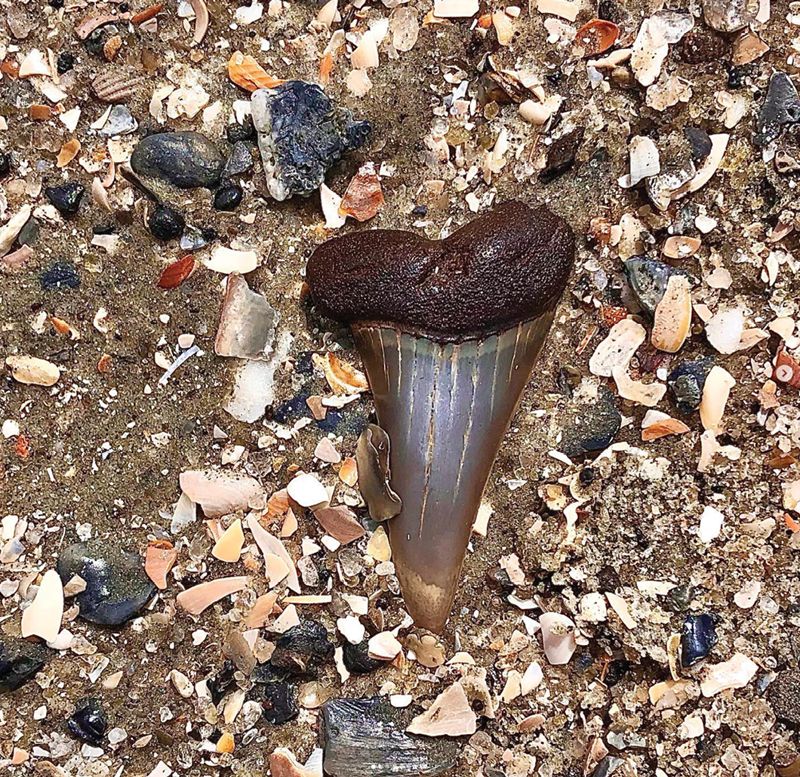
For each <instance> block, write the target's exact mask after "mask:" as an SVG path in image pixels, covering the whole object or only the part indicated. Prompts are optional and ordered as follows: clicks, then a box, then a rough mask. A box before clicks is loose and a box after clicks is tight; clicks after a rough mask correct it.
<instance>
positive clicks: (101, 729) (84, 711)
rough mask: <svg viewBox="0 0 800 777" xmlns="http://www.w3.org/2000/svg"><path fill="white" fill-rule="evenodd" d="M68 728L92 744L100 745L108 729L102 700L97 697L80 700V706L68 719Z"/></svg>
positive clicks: (71, 732)
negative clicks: (101, 704)
mask: <svg viewBox="0 0 800 777" xmlns="http://www.w3.org/2000/svg"><path fill="white" fill-rule="evenodd" d="M67 728H68V729H69V732H70V734H72V735H73V736H75V737H77V738H78V739H80V740H81V741H82V742H88V743H89V744H90V745H94V746H95V747H99V746H100V745H101V744H103V740H104V739H105V736H106V731H108V719H107V718H106V714H105V712H103V708H102V707H101V706H100V700H99V699H95V698H87V699H82V700H81V701H79V702H78V708H77V709H76V710H75V712H73V713H72V715H70V716H69V718H68V719H67Z"/></svg>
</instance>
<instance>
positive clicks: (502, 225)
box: [307, 202, 574, 632]
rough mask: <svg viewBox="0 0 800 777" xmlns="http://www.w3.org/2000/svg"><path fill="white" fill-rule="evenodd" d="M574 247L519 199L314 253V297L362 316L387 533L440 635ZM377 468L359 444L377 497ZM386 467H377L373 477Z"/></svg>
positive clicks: (415, 597)
mask: <svg viewBox="0 0 800 777" xmlns="http://www.w3.org/2000/svg"><path fill="white" fill-rule="evenodd" d="M573 255H574V237H573V234H572V230H571V229H570V227H569V226H568V225H567V224H566V222H564V221H563V220H562V219H560V218H559V217H558V216H556V215H554V214H553V213H551V212H550V211H549V210H548V209H547V208H545V207H539V208H537V209H535V210H533V209H531V208H528V207H527V206H526V205H523V204H522V203H519V202H508V203H505V204H504V205H501V206H499V207H497V208H495V209H494V210H493V211H492V212H490V213H488V214H487V215H485V216H482V217H480V218H478V219H476V220H474V221H472V222H471V223H469V224H467V225H466V226H464V227H462V228H461V229H459V230H457V231H456V232H454V233H453V234H452V235H450V236H449V237H448V238H446V239H445V240H443V241H441V242H438V241H430V240H426V239H424V238H420V237H418V236H417V235H415V234H413V233H409V232H402V231H398V230H372V231H366V232H356V233H352V234H350V235H346V236H343V237H339V238H334V239H332V240H329V241H328V242H326V243H324V244H323V245H322V246H320V247H319V248H318V249H317V250H316V251H315V253H314V255H313V256H312V257H311V260H310V261H309V264H308V270H307V278H308V282H309V285H310V287H311V292H312V296H313V299H314V301H315V302H316V304H317V305H318V306H319V307H320V308H321V309H322V311H323V312H325V313H327V314H329V315H331V316H332V317H334V318H338V319H340V320H343V321H347V322H348V323H350V324H351V327H352V329H353V333H354V335H355V340H356V344H357V346H358V349H359V351H360V353H361V356H362V359H363V361H364V366H365V368H366V372H367V376H368V378H369V384H370V386H371V389H372V392H373V395H374V398H375V406H376V411H377V416H378V421H379V424H380V426H381V427H382V428H383V429H384V430H385V431H386V433H387V434H388V436H389V439H391V441H392V449H393V453H392V462H391V463H392V470H391V474H392V479H391V483H392V485H391V487H392V490H393V491H396V492H397V494H398V495H399V497H400V499H402V509H401V510H400V512H399V513H398V514H397V515H396V516H395V517H394V518H393V519H392V520H391V521H389V523H388V525H387V531H388V533H389V537H390V542H391V545H392V560H393V562H394V564H395V569H396V572H397V576H398V578H399V580H400V585H401V589H402V591H403V596H404V598H405V602H406V606H407V607H408V610H409V612H410V613H411V615H412V617H413V618H414V620H415V622H416V623H417V625H418V626H421V627H424V628H427V629H430V630H431V631H434V632H438V631H440V630H441V629H442V628H443V626H444V624H445V621H446V620H447V617H448V614H449V612H450V607H451V605H452V602H453V598H454V596H455V592H456V589H457V587H458V581H459V573H460V569H461V564H462V561H463V559H464V554H465V552H466V547H467V543H468V541H469V537H470V532H471V528H472V525H473V523H474V521H475V516H476V514H477V512H478V508H479V506H480V502H481V496H482V493H483V489H484V486H485V484H486V481H487V479H488V477H489V473H490V471H491V468H492V464H493V462H494V458H495V456H496V455H497V451H498V449H499V446H500V443H501V441H502V439H503V435H504V434H505V430H506V428H507V427H508V425H509V423H510V421H511V418H512V416H513V414H514V411H515V409H516V406H517V403H518V401H519V398H520V395H521V393H522V390H523V389H524V387H525V384H526V383H527V381H528V377H529V376H530V374H531V371H532V369H533V365H534V362H535V360H536V357H537V356H538V354H539V351H540V350H541V347H542V345H543V343H544V340H545V337H546V336H547V333H548V331H549V329H550V324H551V322H552V320H553V316H554V309H555V306H556V304H557V302H558V299H559V297H560V296H561V293H562V291H563V289H564V287H565V285H566V282H567V279H568V277H569V273H570V269H571V266H572V260H573ZM372 433H373V435H374V434H375V429H374V428H372ZM374 440H375V438H374V436H373V445H374ZM376 450H377V449H376ZM375 455H376V454H375V453H371V456H372V457H373V461H374V457H375ZM385 456H386V459H387V460H388V448H387V450H386V452H385ZM387 463H388V462H387ZM372 466H373V467H374V463H373V465H372ZM369 471H370V470H369V468H368V465H367V459H366V458H365V457H364V455H363V448H362V457H361V459H359V480H360V481H361V488H362V491H366V492H367V493H369V492H370V491H369V488H370V487H369V486H365V485H364V481H365V480H366V479H367V478H369V477H370V474H368V473H369ZM385 471H386V470H385V469H384V470H381V469H378V470H377V472H376V470H375V469H374V468H373V469H372V476H374V477H375V478H376V481H375V484H376V485H378V486H380V480H379V478H383V480H384V482H385V474H384V473H385Z"/></svg>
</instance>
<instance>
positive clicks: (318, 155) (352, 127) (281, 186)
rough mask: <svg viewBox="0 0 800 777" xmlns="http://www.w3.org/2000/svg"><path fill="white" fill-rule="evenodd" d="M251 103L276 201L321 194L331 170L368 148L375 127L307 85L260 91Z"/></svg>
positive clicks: (269, 186)
mask: <svg viewBox="0 0 800 777" xmlns="http://www.w3.org/2000/svg"><path fill="white" fill-rule="evenodd" d="M251 105H252V114H253V124H254V125H255V128H256V131H257V132H258V147H259V149H260V151H261V158H262V161H263V163H264V172H265V174H266V177H267V189H268V190H269V193H270V194H271V195H272V197H274V198H275V199H276V200H286V199H289V198H290V197H292V196H293V195H295V194H299V195H301V196H303V197H307V196H308V195H310V194H311V193H312V192H314V191H316V190H317V189H318V188H319V186H320V184H321V183H323V182H324V181H325V173H326V172H327V171H328V169H329V168H330V167H331V166H333V165H334V164H335V163H336V162H337V161H338V160H339V159H341V157H342V156H343V155H344V154H345V152H347V151H349V150H351V149H355V148H358V147H359V146H361V145H363V143H364V142H365V141H366V139H367V136H368V135H369V132H370V129H371V128H370V125H369V122H366V121H353V117H352V114H351V113H350V111H348V110H346V109H343V108H338V107H334V105H333V103H332V102H331V99H330V98H329V97H328V96H327V95H326V94H325V92H323V91H322V89H321V88H320V87H319V86H317V85H316V84H310V83H307V82H305V81H287V82H286V83H284V84H281V85H280V86H278V87H275V88H274V89H258V90H257V91H255V92H254V93H253V96H252V100H251Z"/></svg>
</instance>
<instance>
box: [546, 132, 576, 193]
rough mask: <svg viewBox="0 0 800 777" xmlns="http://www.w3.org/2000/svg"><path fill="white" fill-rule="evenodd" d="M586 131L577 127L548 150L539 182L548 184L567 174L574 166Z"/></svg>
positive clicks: (554, 142)
mask: <svg viewBox="0 0 800 777" xmlns="http://www.w3.org/2000/svg"><path fill="white" fill-rule="evenodd" d="M584 132H585V129H584V128H583V127H576V128H575V129H574V130H572V131H571V132H568V133H567V134H566V135H563V136H562V137H560V138H559V139H558V140H555V141H553V143H552V144H551V146H550V148H549V149H548V150H547V161H546V163H545V166H544V169H543V170H541V171H540V172H539V180H540V181H542V182H543V183H548V182H550V181H552V180H554V179H555V178H558V176H560V175H563V174H564V173H566V172H567V170H569V169H570V168H571V167H572V166H573V165H574V164H575V157H576V156H577V154H578V149H579V148H580V145H581V143H582V142H583V135H584Z"/></svg>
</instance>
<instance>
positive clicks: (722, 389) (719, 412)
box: [700, 365, 736, 432]
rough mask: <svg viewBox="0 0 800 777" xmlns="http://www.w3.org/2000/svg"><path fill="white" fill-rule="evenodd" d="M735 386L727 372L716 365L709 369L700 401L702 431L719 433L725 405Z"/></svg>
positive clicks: (733, 380)
mask: <svg viewBox="0 0 800 777" xmlns="http://www.w3.org/2000/svg"><path fill="white" fill-rule="evenodd" d="M735 385H736V380H735V379H734V377H733V376H732V375H731V374H730V373H729V372H728V371H727V370H725V369H723V368H722V367H720V366H718V365H715V366H714V367H712V368H711V371H710V372H709V373H708V377H707V378H706V382H705V384H704V385H703V399H702V400H701V401H700V421H701V423H702V424H703V428H704V429H709V430H711V431H712V432H717V431H719V426H720V423H721V421H722V416H723V415H724V413H725V405H726V404H727V403H728V397H729V396H730V393H731V389H732V388H733V387H734V386H735Z"/></svg>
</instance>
